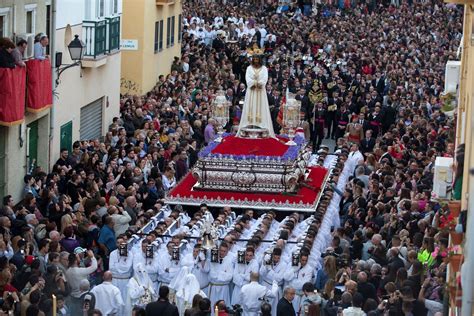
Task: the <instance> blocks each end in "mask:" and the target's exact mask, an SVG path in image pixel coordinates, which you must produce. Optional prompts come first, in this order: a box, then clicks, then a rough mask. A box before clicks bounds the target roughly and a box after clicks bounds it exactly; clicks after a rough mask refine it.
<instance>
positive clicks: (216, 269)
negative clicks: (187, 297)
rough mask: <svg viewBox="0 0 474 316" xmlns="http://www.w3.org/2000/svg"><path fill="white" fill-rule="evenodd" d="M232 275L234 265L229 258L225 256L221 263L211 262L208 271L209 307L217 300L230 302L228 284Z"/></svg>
mask: <svg viewBox="0 0 474 316" xmlns="http://www.w3.org/2000/svg"><path fill="white" fill-rule="evenodd" d="M233 274H234V264H233V260H232V258H231V257H230V256H225V257H224V259H222V262H221V263H213V262H211V267H210V271H209V299H210V300H211V306H214V304H215V303H216V302H217V301H219V300H224V301H225V302H226V304H227V303H228V302H230V287H229V285H230V282H231V281H232V277H233Z"/></svg>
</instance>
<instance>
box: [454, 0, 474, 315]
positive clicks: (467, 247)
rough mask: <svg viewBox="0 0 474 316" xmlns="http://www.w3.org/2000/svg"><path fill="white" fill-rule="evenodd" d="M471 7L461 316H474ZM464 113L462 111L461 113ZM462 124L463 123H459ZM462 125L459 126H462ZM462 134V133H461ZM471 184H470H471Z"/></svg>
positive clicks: (463, 89)
mask: <svg viewBox="0 0 474 316" xmlns="http://www.w3.org/2000/svg"><path fill="white" fill-rule="evenodd" d="M472 11H473V9H472V6H471V4H465V5H464V25H463V37H464V38H463V48H462V58H461V70H462V72H461V81H460V101H461V103H460V106H462V107H463V109H464V111H465V118H466V128H465V130H464V131H462V132H463V134H464V143H465V146H466V147H465V158H464V171H463V184H462V186H463V187H462V188H463V190H462V193H463V194H462V197H461V201H462V204H461V205H462V206H461V207H462V208H461V209H463V210H465V209H468V216H467V223H466V236H465V244H464V249H463V254H464V264H463V265H462V268H461V282H462V290H463V295H462V309H461V315H463V316H468V315H472V314H471V313H472V302H473V294H474V289H473V286H474V273H473V269H474V262H473V259H474V257H473V255H474V216H473V214H470V213H472V212H473V210H474V185H471V183H473V182H472V181H473V180H474V175H471V174H470V172H469V169H470V168H472V167H473V166H474V148H473V144H472V141H473V140H474V131H473V130H472V126H473V125H474V121H473V119H474V118H473V115H472V99H471V93H472V92H471V91H472V90H471V87H472V82H473V80H472V77H473V73H472V71H473V68H472V64H471V63H472V61H471V59H472V57H471V55H472V53H471V49H470V47H471V40H472V39H471V37H472V28H471V27H472V23H473V22H474V21H473V14H472ZM459 112H460V111H459ZM459 121H460V120H459ZM459 121H458V122H459ZM458 130H459V129H458ZM469 180H470V181H469Z"/></svg>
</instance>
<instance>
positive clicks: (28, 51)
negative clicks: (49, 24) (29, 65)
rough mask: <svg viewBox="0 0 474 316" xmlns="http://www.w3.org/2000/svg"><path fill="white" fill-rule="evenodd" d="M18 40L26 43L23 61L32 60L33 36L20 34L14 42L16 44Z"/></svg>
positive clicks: (33, 49)
mask: <svg viewBox="0 0 474 316" xmlns="http://www.w3.org/2000/svg"><path fill="white" fill-rule="evenodd" d="M20 39H24V40H25V41H26V42H27V43H28V46H27V47H26V50H25V52H24V54H23V59H30V58H33V55H34V51H35V48H34V45H35V34H32V33H24V34H20V35H18V36H17V37H16V42H17V43H18V41H19V40H20Z"/></svg>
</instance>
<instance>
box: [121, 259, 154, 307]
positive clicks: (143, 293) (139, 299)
mask: <svg viewBox="0 0 474 316" xmlns="http://www.w3.org/2000/svg"><path fill="white" fill-rule="evenodd" d="M127 287H128V295H127V303H126V308H125V312H126V314H125V315H131V314H132V309H133V308H134V307H135V306H138V307H142V308H145V307H146V305H147V304H148V303H150V302H154V301H156V299H157V298H158V295H157V294H156V292H155V289H154V288H153V282H152V281H151V279H150V277H149V276H148V273H147V272H146V269H145V267H144V266H143V265H142V264H141V263H139V264H137V266H136V269H135V275H134V276H133V278H131V279H130V280H129V281H128V286H127Z"/></svg>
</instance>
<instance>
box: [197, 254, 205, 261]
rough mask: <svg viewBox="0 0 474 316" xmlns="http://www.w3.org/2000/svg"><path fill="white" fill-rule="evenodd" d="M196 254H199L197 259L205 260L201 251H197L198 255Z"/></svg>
mask: <svg viewBox="0 0 474 316" xmlns="http://www.w3.org/2000/svg"><path fill="white" fill-rule="evenodd" d="M198 256H199V259H200V260H201V261H204V260H206V256H205V255H204V253H203V252H199V255H198Z"/></svg>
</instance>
